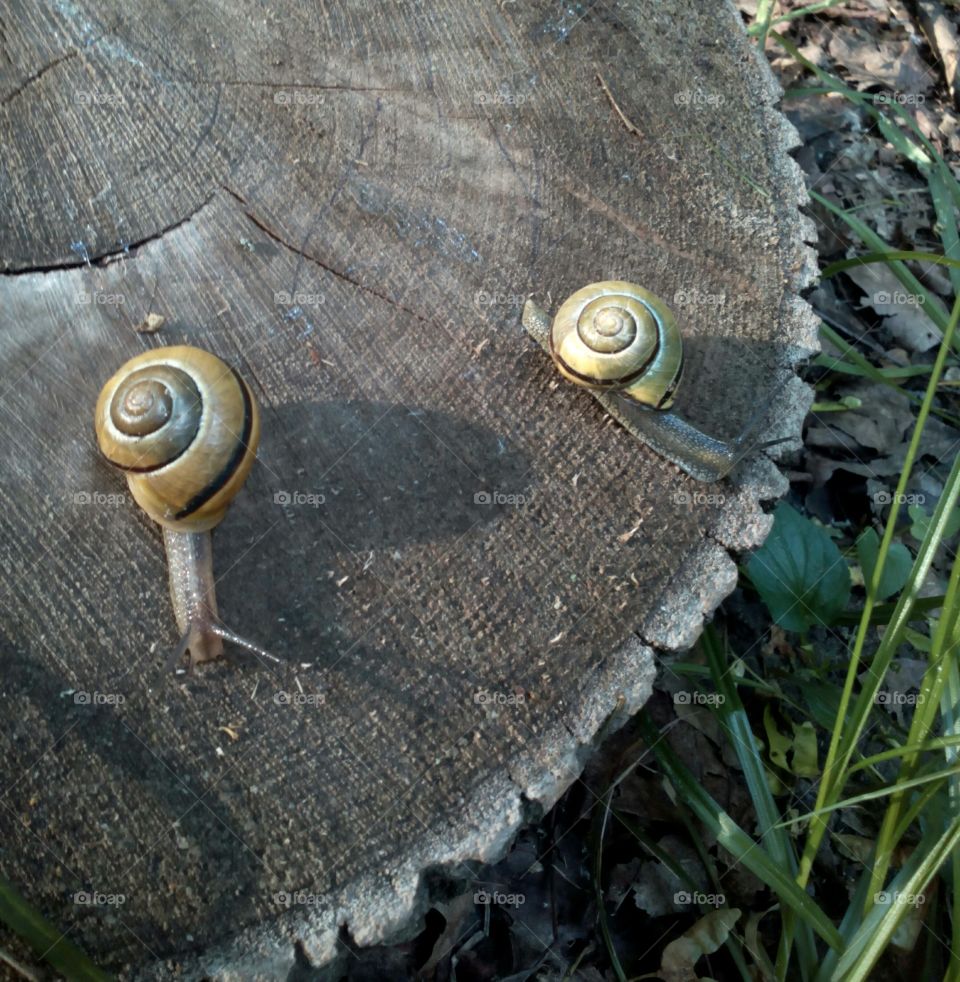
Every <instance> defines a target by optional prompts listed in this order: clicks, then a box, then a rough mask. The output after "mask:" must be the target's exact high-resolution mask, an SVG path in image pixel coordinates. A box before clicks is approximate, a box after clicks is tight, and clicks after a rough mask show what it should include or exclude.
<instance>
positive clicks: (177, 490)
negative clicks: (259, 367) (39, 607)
mask: <svg viewBox="0 0 960 982" xmlns="http://www.w3.org/2000/svg"><path fill="white" fill-rule="evenodd" d="M95 427H96V432H97V441H98V443H99V444H100V450H101V452H102V453H103V455H104V457H106V458H107V460H109V461H110V462H111V463H112V464H113V465H114V466H116V467H118V468H120V469H121V470H122V471H123V472H124V473H125V474H126V476H127V483H128V484H129V486H130V493H131V494H132V495H133V497H134V500H135V501H136V502H137V504H138V505H140V507H141V508H142V509H143V510H144V511H145V512H146V513H147V514H148V515H149V516H150V517H151V518H152V519H154V521H157V522H159V523H160V524H161V525H164V526H166V527H167V528H171V529H176V530H178V531H185V532H202V531H205V530H206V529H210V528H213V526H214V525H216V524H217V523H218V522H220V520H221V519H222V518H223V516H224V513H225V512H226V509H227V505H229V504H230V502H231V501H232V500H233V497H234V495H236V493H237V492H238V491H239V490H240V488H241V486H242V485H243V482H244V481H245V480H246V478H247V475H248V474H249V473H250V468H251V467H252V466H253V461H254V458H255V457H256V451H257V444H258V442H259V440H260V414H259V411H258V409H257V404H256V402H255V400H254V398H253V395H252V393H251V392H250V389H249V387H248V386H247V384H246V383H245V382H244V381H243V379H241V378H240V376H239V375H238V374H237V373H236V372H235V371H234V370H233V369H232V368H231V367H230V366H229V365H227V364H226V363H225V362H223V361H221V360H220V359H219V358H217V356H216V355H212V354H210V352H208V351H202V350H201V349H199V348H193V347H190V346H188V345H178V346H175V347H170V348H154V349H152V350H150V351H145V352H144V353H143V354H142V355H137V356H136V357H135V358H131V359H130V361H128V362H126V363H125V364H124V365H123V366H122V367H121V368H120V369H119V371H117V373H116V374H115V375H114V376H113V377H112V378H111V379H110V380H109V381H108V382H107V384H106V385H105V386H104V387H103V389H102V390H101V392H100V397H99V398H98V399H97V408H96V415H95Z"/></svg>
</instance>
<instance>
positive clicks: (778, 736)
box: [763, 703, 792, 771]
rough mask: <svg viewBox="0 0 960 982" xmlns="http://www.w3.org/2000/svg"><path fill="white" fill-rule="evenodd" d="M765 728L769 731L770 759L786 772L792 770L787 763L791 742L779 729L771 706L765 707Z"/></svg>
mask: <svg viewBox="0 0 960 982" xmlns="http://www.w3.org/2000/svg"><path fill="white" fill-rule="evenodd" d="M763 728H764V729H765V730H766V731H767V740H768V741H769V743H770V759H771V760H772V761H773V762H774V763H775V764H776V765H777V767H782V768H783V769H784V770H785V771H787V770H789V769H790V765H789V764H788V763H787V753H788V752H789V750H790V744H791V742H792V741H791V740H790V737H788V736H787V735H786V734H784V733H781V732H780V731H779V730H778V729H777V722H776V720H775V719H774V718H773V711H772V710H771V709H770V704H769V703H767V705H766V706H764V707H763Z"/></svg>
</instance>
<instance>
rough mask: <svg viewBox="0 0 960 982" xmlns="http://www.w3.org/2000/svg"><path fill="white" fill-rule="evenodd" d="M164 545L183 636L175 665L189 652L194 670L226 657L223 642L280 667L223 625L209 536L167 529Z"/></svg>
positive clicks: (201, 533) (171, 587)
mask: <svg viewBox="0 0 960 982" xmlns="http://www.w3.org/2000/svg"><path fill="white" fill-rule="evenodd" d="M163 543H164V546H165V547H166V550H167V566H168V568H169V571H170V599H171V601H172V603H173V613H174V617H175V618H176V621H177V628H178V629H179V631H180V633H181V638H180V643H179V644H178V645H177V647H176V649H175V651H174V653H173V656H172V657H171V661H172V663H173V665H174V666H176V665H178V664H179V663H180V660H181V659H182V658H183V655H184V654H185V653H186V652H187V651H189V652H190V665H191V667H193V666H194V665H197V664H200V663H202V662H205V661H212V660H213V659H215V658H219V657H221V656H222V655H223V653H224V651H223V642H224V641H229V642H230V643H231V644H235V645H237V646H238V647H240V648H244V649H245V650H247V651H250V652H252V653H253V654H255V655H257V657H259V658H267V659H269V660H270V661H273V662H276V663H278V664H279V663H280V659H279V658H277V657H276V656H275V655H271V654H270V653H269V652H268V651H266V650H265V649H264V648H261V647H260V645H258V644H254V643H253V642H252V641H247V640H246V638H243V637H241V636H240V635H239V634H235V633H234V632H233V631H231V630H230V629H229V628H227V627H226V626H225V625H224V624H222V623H221V621H220V618H219V615H218V613H217V598H216V586H215V584H216V581H215V580H214V576H213V538H212V536H211V535H210V533H209V532H178V531H176V530H175V529H171V528H166V527H165V528H164V530H163Z"/></svg>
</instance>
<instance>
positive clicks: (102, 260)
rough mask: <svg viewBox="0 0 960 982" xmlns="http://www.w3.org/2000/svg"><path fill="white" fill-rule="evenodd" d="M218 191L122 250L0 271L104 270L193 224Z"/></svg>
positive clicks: (0, 272) (5, 273)
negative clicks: (87, 267) (188, 223)
mask: <svg viewBox="0 0 960 982" xmlns="http://www.w3.org/2000/svg"><path fill="white" fill-rule="evenodd" d="M214 194H216V191H215V190H214V191H211V192H210V194H208V195H207V196H206V198H204V199H203V201H201V202H200V204H198V205H197V207H196V208H193V209H192V210H191V211H189V212H188V213H187V214H186V215H184V217H183V218H180V219H178V220H177V221H175V222H172V223H171V224H170V225H165V226H164V227H163V228H161V229H158V230H157V231H156V232H154V233H153V234H152V235H148V236H145V237H144V238H142V239H138V240H137V241H136V242H127V243H126V244H125V245H124V246H123V247H122V248H120V249H112V250H110V251H109V252H102V253H98V254H97V255H96V256H94V257H93V258H86V259H77V260H76V261H71V260H65V261H64V262H61V263H51V264H49V265H47V266H26V267H24V268H22V269H4V270H0V276H8V277H11V278H12V277H14V276H27V275H29V274H30V273H58V272H60V271H61V270H65V269H76V268H77V267H79V266H92V267H96V268H102V267H104V266H109V265H111V264H112V263H114V262H117V261H118V260H120V259H122V258H123V257H124V256H127V255H129V253H130V250H131V249H140V248H142V247H143V246H145V245H149V244H150V243H151V242H155V241H156V240H157V239H159V238H161V237H162V236H164V235H166V234H167V233H168V232H173V231H175V230H176V229H178V228H180V226H181V225H186V224H187V222H192V221H193V219H194V218H196V217H197V215H199V214H200V212H201V211H203V209H204V208H206V207H207V205H208V204H210V202H211V201H212V200H213V196H214Z"/></svg>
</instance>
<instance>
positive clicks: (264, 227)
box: [223, 185, 430, 324]
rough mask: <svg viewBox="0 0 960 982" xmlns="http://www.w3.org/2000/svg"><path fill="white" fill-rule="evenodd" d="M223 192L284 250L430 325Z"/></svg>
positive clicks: (238, 196)
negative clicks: (268, 223) (284, 233)
mask: <svg viewBox="0 0 960 982" xmlns="http://www.w3.org/2000/svg"><path fill="white" fill-rule="evenodd" d="M223 190H224V191H226V192H227V194H229V195H230V196H231V197H233V198H235V199H236V200H237V201H238V202H239V203H240V204H241V206H242V207H243V213H244V215H246V217H247V218H248V219H249V220H250V221H251V222H253V224H254V225H256V226H257V228H258V229H260V231H261V232H263V233H264V234H265V235H267V236H269V237H270V238H271V239H273V241H274V242H276V243H277V244H278V245H281V246H283V247H284V249H288V250H289V251H290V252H293V253H295V254H296V255H298V256H300V257H301V258H302V259H306V260H307V262H310V263H313V264H314V265H315V266H318V267H319V268H320V269H322V270H324V271H325V272H327V273H330V274H331V275H332V276H336V277H337V279H340V280H343V282H344V283H349V284H350V285H351V286H353V287H355V288H356V289H358V290H362V291H363V292H364V293H369V294H370V295H371V296H373V297H376V298H377V299H378V300H382V301H383V302H384V303H386V304H389V305H390V306H391V307H396V309H397V310H402V311H403V312H404V313H405V314H409V315H410V316H411V317H413V318H415V319H416V320H418V321H420V323H421V324H429V323H430V318H429V317H424V316H423V315H422V314H418V313H417V312H416V311H415V310H411V309H410V308H409V307H405V306H404V305H403V304H402V303H398V302H397V301H396V300H394V299H393V298H392V297H389V296H387V295H386V294H384V293H380V292H379V291H378V290H374V289H373V288H372V287H370V286H367V285H366V284H365V283H361V282H360V281H359V280H355V279H354V278H353V277H352V276H348V275H347V274H346V273H344V272H341V271H340V270H339V269H337V268H336V267H334V266H330V265H328V264H327V263H325V262H324V261H323V260H322V259H318V258H317V257H316V256H311V255H310V254H309V253H308V252H304V250H303V249H300V248H298V247H297V246H295V245H294V244H293V243H292V242H288V241H287V240H286V239H285V238H284V237H283V236H282V235H281V234H280V233H279V232H277V231H275V230H274V229H272V228H271V227H270V226H269V225H267V224H266V222H264V221H263V220H262V219H260V218H258V217H257V216H256V215H254V214H253V213H252V212H251V211H250V205H249V204H248V203H247V200H246V199H245V198H244V197H243V196H242V195H241V194H238V193H237V192H236V191H234V190H233V188H230V187H227V186H226V185H223Z"/></svg>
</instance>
